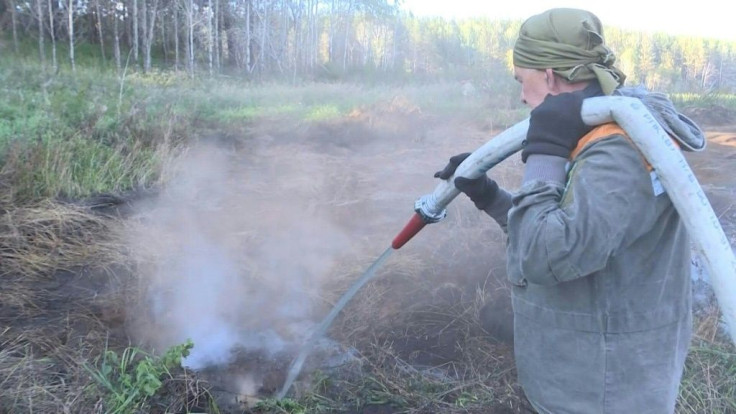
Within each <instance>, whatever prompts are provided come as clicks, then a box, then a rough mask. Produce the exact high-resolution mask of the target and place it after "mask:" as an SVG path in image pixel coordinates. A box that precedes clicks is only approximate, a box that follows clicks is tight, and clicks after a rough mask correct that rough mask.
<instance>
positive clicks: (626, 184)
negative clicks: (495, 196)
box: [507, 135, 656, 285]
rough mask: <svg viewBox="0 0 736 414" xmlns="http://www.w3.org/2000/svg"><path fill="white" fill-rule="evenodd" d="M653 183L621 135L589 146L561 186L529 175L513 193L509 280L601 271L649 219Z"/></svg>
mask: <svg viewBox="0 0 736 414" xmlns="http://www.w3.org/2000/svg"><path fill="white" fill-rule="evenodd" d="M654 197H655V196H654V192H653V190H652V181H651V179H650V176H649V173H648V172H647V170H646V166H645V164H644V160H643V158H642V156H641V155H640V153H639V152H638V151H637V150H636V149H635V148H634V147H633V144H631V143H630V142H629V141H628V140H627V139H626V138H624V137H623V136H620V135H613V136H611V137H608V138H605V139H602V140H600V141H598V142H596V143H594V144H591V145H589V146H588V147H587V148H586V149H585V150H584V151H583V152H582V153H581V154H580V155H578V157H577V158H576V160H575V162H574V164H573V165H572V167H571V169H570V171H569V173H568V179H567V184H566V185H564V186H563V185H562V184H561V183H559V182H554V181H540V180H534V181H531V182H527V183H525V184H524V185H523V186H522V187H521V189H520V190H519V192H518V193H517V194H516V195H515V196H514V198H513V200H512V202H513V206H512V207H511V209H510V211H509V218H508V234H509V238H508V246H507V250H508V252H507V253H508V274H509V279H510V281H511V282H512V283H514V284H524V283H534V284H540V285H553V284H557V283H561V282H565V281H570V280H573V279H576V278H580V277H584V276H587V275H590V274H592V273H595V272H596V271H598V270H601V269H603V268H605V266H606V264H607V262H608V259H609V258H610V257H611V256H612V255H615V254H616V252H617V250H618V249H620V248H622V247H625V246H626V245H627V244H630V243H631V242H632V241H634V240H636V238H637V237H639V236H640V235H641V234H643V233H645V232H646V231H647V230H646V229H647V228H649V227H651V225H652V222H653V220H654V219H655V217H654V216H655V214H656V213H655V206H654Z"/></svg>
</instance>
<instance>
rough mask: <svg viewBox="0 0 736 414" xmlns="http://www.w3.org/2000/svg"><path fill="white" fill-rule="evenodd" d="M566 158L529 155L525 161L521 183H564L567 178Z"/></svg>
mask: <svg viewBox="0 0 736 414" xmlns="http://www.w3.org/2000/svg"><path fill="white" fill-rule="evenodd" d="M566 167H567V158H565V157H561V156H556V155H547V154H531V155H529V158H527V160H526V167H525V168H524V179H523V183H527V182H529V181H535V180H538V181H551V182H557V183H564V182H565V178H566V176H567V169H566Z"/></svg>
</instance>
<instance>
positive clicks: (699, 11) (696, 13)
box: [402, 0, 736, 41]
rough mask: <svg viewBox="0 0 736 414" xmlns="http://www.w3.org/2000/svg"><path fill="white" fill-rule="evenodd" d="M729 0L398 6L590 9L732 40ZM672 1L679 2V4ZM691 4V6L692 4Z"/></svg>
mask: <svg viewBox="0 0 736 414" xmlns="http://www.w3.org/2000/svg"><path fill="white" fill-rule="evenodd" d="M728 2H729V0H725V1H724V0H694V1H692V0H691V1H687V2H685V1H682V2H679V1H678V2H675V1H667V2H665V1H661V0H617V1H611V0H608V1H605V0H597V1H590V0H588V1H583V0H565V1H559V2H552V1H549V0H507V1H503V0H501V1H498V0H495V1H494V0H486V1H483V0H480V1H479V0H403V1H402V4H403V8H404V9H405V10H409V11H412V12H413V13H414V14H415V15H417V16H428V15H429V16H432V15H434V16H442V17H445V18H453V17H457V18H462V17H470V16H488V17H492V18H510V19H524V18H526V17H529V16H531V15H534V14H537V13H540V12H543V11H544V10H546V9H549V8H552V7H573V8H581V9H586V10H589V11H591V12H593V13H595V14H596V15H597V16H598V17H599V18H600V19H601V21H602V22H603V27H604V32H605V27H606V26H615V27H619V28H622V29H632V30H637V31H645V32H664V33H668V34H673V35H686V36H702V37H709V38H717V39H724V40H731V41H736V24H735V23H734V16H733V14H732V13H730V12H728V11H726V6H725V4H727V3H728ZM675 3H680V5H679V6H677V5H675ZM696 5H697V6H696Z"/></svg>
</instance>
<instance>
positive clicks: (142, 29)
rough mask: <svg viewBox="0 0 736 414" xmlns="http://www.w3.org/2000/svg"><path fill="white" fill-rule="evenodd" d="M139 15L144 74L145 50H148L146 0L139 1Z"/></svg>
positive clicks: (144, 69) (144, 70)
mask: <svg viewBox="0 0 736 414" xmlns="http://www.w3.org/2000/svg"><path fill="white" fill-rule="evenodd" d="M138 12H139V13H140V18H141V21H140V28H139V29H140V32H139V33H138V34H139V35H140V36H141V38H140V42H141V47H142V48H143V73H146V69H147V68H146V50H148V44H147V41H148V0H141V9H140V10H139V11H138Z"/></svg>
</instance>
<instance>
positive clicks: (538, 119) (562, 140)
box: [521, 82, 603, 162]
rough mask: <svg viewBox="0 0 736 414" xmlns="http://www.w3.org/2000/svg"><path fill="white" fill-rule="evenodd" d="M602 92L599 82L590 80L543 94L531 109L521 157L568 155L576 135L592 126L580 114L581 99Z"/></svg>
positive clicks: (582, 134) (577, 139)
mask: <svg viewBox="0 0 736 414" xmlns="http://www.w3.org/2000/svg"><path fill="white" fill-rule="evenodd" d="M602 93H603V92H602V91H601V87H600V85H598V83H597V82H593V83H591V84H590V85H588V87H586V88H585V89H582V90H579V91H575V92H566V93H561V94H558V95H547V97H546V98H544V101H542V103H541V104H539V106H537V107H536V108H534V109H533V110H532V112H531V115H530V118H529V131H528V132H527V134H526V145H525V146H524V150H523V151H522V152H521V160H522V161H523V162H526V159H527V158H529V156H530V155H532V154H546V155H556V156H558V157H563V158H568V157H569V156H570V153H571V152H572V150H573V149H575V147H576V146H577V145H578V141H579V140H580V138H582V137H583V136H584V135H585V134H587V133H588V132H590V131H591V130H592V129H593V128H594V127H592V126H589V125H586V124H585V123H584V122H583V119H582V118H581V116H580V109H581V108H582V106H583V100H585V99H586V98H590V97H593V96H598V95H601V94H602Z"/></svg>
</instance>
